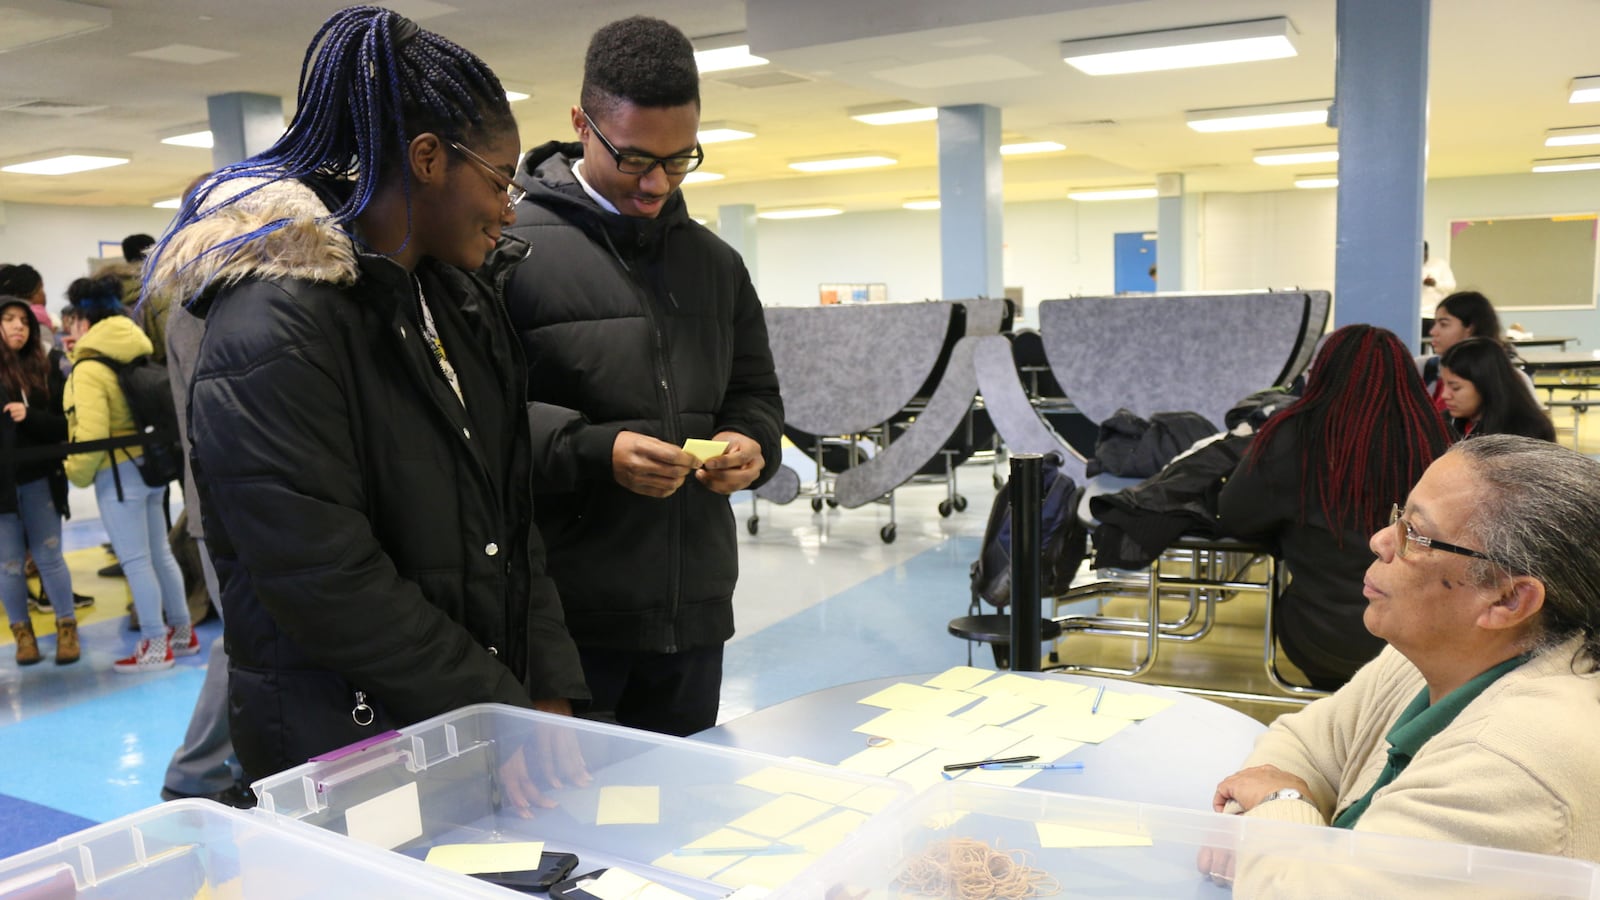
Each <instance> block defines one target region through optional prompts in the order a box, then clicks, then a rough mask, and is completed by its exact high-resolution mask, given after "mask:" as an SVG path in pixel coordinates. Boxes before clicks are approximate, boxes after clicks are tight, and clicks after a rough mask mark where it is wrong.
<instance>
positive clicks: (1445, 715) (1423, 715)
mask: <svg viewBox="0 0 1600 900" xmlns="http://www.w3.org/2000/svg"><path fill="white" fill-rule="evenodd" d="M1532 656H1533V654H1531V653H1524V654H1522V655H1521V656H1513V657H1512V658H1510V659H1508V660H1506V661H1505V662H1503V663H1500V664H1499V665H1497V666H1495V667H1494V668H1492V669H1490V670H1488V671H1487V672H1484V673H1483V674H1481V675H1478V676H1476V677H1474V678H1473V679H1472V680H1471V681H1468V682H1467V683H1466V684H1463V685H1462V686H1460V687H1458V688H1456V689H1455V690H1453V691H1451V692H1450V693H1448V694H1446V695H1444V696H1443V697H1441V698H1439V702H1438V703H1434V704H1432V705H1429V703H1428V689H1427V688H1423V689H1422V692H1421V693H1419V694H1417V697H1416V699H1415V700H1412V701H1411V705H1409V706H1407V707H1406V708H1405V710H1403V711H1402V712H1401V713H1400V718H1398V719H1396V720H1395V723H1394V727H1392V728H1390V729H1389V734H1388V736H1387V739H1388V741H1389V747H1390V750H1389V754H1390V756H1391V757H1393V756H1403V757H1405V758H1406V759H1407V760H1408V761H1409V760H1410V759H1411V757H1413V756H1416V755H1417V751H1418V750H1421V749H1422V745H1423V744H1426V743H1427V742H1428V739H1429V738H1431V737H1433V736H1434V735H1436V734H1438V733H1439V732H1441V731H1443V730H1444V729H1445V728H1446V727H1448V726H1449V724H1450V723H1451V722H1453V721H1455V718H1456V716H1458V715H1460V714H1461V711H1462V710H1463V709H1466V708H1467V704H1469V703H1471V702H1472V701H1474V700H1476V699H1478V695H1479V694H1481V693H1483V692H1484V691H1485V690H1486V689H1487V688H1488V687H1489V685H1491V684H1494V683H1495V682H1496V681H1498V680H1500V676H1502V675H1504V674H1506V673H1507V672H1510V671H1511V670H1512V669H1515V668H1517V667H1518V666H1520V665H1522V664H1523V663H1525V662H1527V661H1528V659H1529V658H1530V657H1532Z"/></svg>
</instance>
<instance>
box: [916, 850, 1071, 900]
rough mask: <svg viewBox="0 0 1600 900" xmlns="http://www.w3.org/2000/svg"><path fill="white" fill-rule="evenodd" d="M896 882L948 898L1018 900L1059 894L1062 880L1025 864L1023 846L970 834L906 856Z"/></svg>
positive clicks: (921, 893)
mask: <svg viewBox="0 0 1600 900" xmlns="http://www.w3.org/2000/svg"><path fill="white" fill-rule="evenodd" d="M895 882H896V883H897V884H899V885H900V886H901V887H902V888H904V889H905V891H906V893H908V894H912V895H915V896H919V897H944V898H949V900H990V898H993V900H1022V898H1025V897H1050V896H1054V895H1056V894H1059V893H1061V882H1059V881H1057V880H1056V879H1055V876H1053V875H1051V874H1050V873H1049V872H1046V871H1044V870H1043V869H1035V868H1033V867H1032V866H1030V865H1028V855H1027V854H1026V853H1024V852H1023V851H1021V850H1001V849H1000V848H999V847H998V845H997V846H994V847H991V846H990V845H989V844H987V843H985V842H983V841H979V840H974V839H972V838H952V839H951V840H947V841H935V842H933V843H931V844H929V845H928V846H927V847H926V848H924V849H923V851H922V854H921V855H920V856H915V857H912V858H911V859H908V860H906V862H905V863H904V865H902V866H901V870H900V874H899V875H897V876H896V877H895Z"/></svg>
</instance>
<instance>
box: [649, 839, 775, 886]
mask: <svg viewBox="0 0 1600 900" xmlns="http://www.w3.org/2000/svg"><path fill="white" fill-rule="evenodd" d="M750 840H753V841H755V840H760V838H750ZM741 859H744V857H743V856H741V855H739V854H737V853H730V854H727V855H725V856H724V855H721V854H715V853H713V854H711V855H709V856H682V855H679V854H677V853H668V854H665V855H663V856H661V857H659V858H657V859H654V860H651V861H650V865H652V866H655V867H656V868H658V869H666V870H667V871H668V872H677V873H678V874H679V875H687V876H689V877H690V878H698V879H700V880H701V881H711V880H713V879H712V876H713V875H716V874H717V873H718V872H720V871H722V870H723V869H726V868H727V867H729V866H731V865H733V864H734V863H736V862H738V861H739V860H741Z"/></svg>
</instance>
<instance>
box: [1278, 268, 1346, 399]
mask: <svg viewBox="0 0 1600 900" xmlns="http://www.w3.org/2000/svg"><path fill="white" fill-rule="evenodd" d="M1332 312H1333V295H1332V294H1330V293H1328V292H1327V291H1306V312H1305V325H1304V327H1303V328H1302V329H1301V331H1300V343H1299V346H1297V347H1296V348H1295V354H1294V358H1293V359H1291V360H1289V365H1288V366H1287V367H1285V368H1284V370H1283V374H1282V376H1280V377H1279V378H1278V383H1279V384H1288V383H1289V382H1291V381H1294V380H1295V378H1297V377H1299V375H1300V373H1301V372H1304V371H1305V370H1306V367H1307V366H1309V365H1311V357H1312V355H1313V354H1314V353H1316V352H1317V343H1318V342H1319V341H1321V340H1322V333H1323V332H1324V331H1327V330H1328V316H1329V315H1330V314H1331V313H1332Z"/></svg>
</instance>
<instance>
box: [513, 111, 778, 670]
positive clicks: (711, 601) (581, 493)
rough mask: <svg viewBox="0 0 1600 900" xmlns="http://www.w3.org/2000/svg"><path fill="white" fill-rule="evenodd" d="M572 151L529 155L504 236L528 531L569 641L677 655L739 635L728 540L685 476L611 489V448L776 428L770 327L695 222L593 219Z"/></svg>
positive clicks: (713, 503) (678, 213) (771, 464)
mask: <svg viewBox="0 0 1600 900" xmlns="http://www.w3.org/2000/svg"><path fill="white" fill-rule="evenodd" d="M581 154H582V147H581V145H579V144H575V143H573V144H562V143H557V142H551V143H548V144H545V145H544V146H542V147H538V148H536V149H534V150H533V151H531V152H529V154H528V156H527V158H526V159H525V161H524V163H523V168H522V170H521V171H520V172H519V173H518V176H517V183H518V184H519V185H520V186H522V187H523V188H525V189H526V190H527V191H528V197H527V199H526V200H525V201H524V202H523V203H522V204H521V205H520V206H519V207H518V209H517V224H516V226H515V227H514V228H512V229H511V233H512V234H514V235H516V236H517V237H519V238H522V239H523V240H526V241H528V243H529V244H530V245H531V246H532V248H533V251H532V254H531V255H530V256H529V258H528V260H527V261H526V262H525V263H524V264H523V265H522V266H519V267H518V269H517V272H516V273H515V274H514V275H513V276H512V278H511V280H510V282H509V285H508V290H507V294H506V299H507V303H508V305H509V307H510V309H511V317H512V320H513V321H514V322H515V323H516V326H517V329H518V332H519V334H520V336H521V338H522V344H523V347H524V348H525V349H526V351H527V355H528V389H529V397H530V399H531V400H533V402H534V406H533V415H532V420H533V441H534V476H535V477H534V486H535V489H536V490H537V491H539V492H540V499H539V507H538V521H539V528H540V530H541V531H542V532H543V534H544V539H545V541H546V542H547V543H548V544H549V547H550V574H551V575H552V576H553V577H554V578H555V580H556V583H557V584H559V585H560V586H561V599H562V602H563V604H564V605H565V607H566V614H567V624H568V627H569V628H571V630H572V635H573V637H574V638H575V639H576V640H577V642H578V644H579V645H580V646H584V647H596V648H607V649H622V650H646V651H653V652H661V653H673V652H678V651H681V650H688V649H692V648H697V647H706V646H711V645H715V644H718V643H721V642H724V641H726V640H727V639H728V638H729V637H731V636H732V635H733V588H734V582H735V581H736V580H737V579H738V574H739V555H738V541H737V539H738V529H737V527H736V526H735V523H734V518H733V511H732V509H731V508H730V506H729V504H728V499H727V497H725V496H723V495H720V494H717V493H715V492H713V491H711V490H708V489H707V488H705V487H704V486H703V485H701V484H700V483H699V481H698V480H697V479H695V478H693V477H691V478H689V479H687V480H686V481H685V482H684V484H683V486H682V487H681V488H679V489H678V490H677V492H676V493H674V494H673V495H672V496H671V497H668V498H666V499H665V500H661V499H655V498H651V497H645V496H641V495H639V494H635V493H633V492H631V491H629V490H627V489H626V488H624V487H622V486H621V485H619V484H617V482H616V479H615V477H614V475H613V474H612V467H611V448H612V444H613V443H614V442H615V441H616V437H617V434H618V433H619V432H622V431H634V432H638V433H641V434H646V435H650V436H651V437H656V438H659V439H661V440H663V441H666V442H668V443H670V444H678V445H681V444H682V443H683V442H684V440H686V439H688V438H710V437H712V436H713V435H715V434H717V433H718V432H720V431H724V430H728V431H737V432H739V433H741V434H744V435H746V436H748V437H750V438H752V439H753V440H755V441H756V442H757V443H758V444H760V446H761V454H762V457H763V458H764V460H765V462H766V465H765V468H764V469H763V470H762V475H761V478H760V479H758V480H757V481H756V483H755V484H756V485H760V484H761V483H763V482H764V481H765V479H767V478H769V477H770V476H771V474H772V473H773V472H775V471H777V468H778V462H779V454H780V452H781V451H780V447H779V441H780V440H781V437H782V428H783V404H782V401H781V400H780V399H779V397H778V376H777V371H776V369H775V368H774V366H773V362H772V351H771V349H770V348H769V346H768V344H767V327H766V320H765V319H764V318H763V316H762V312H761V301H760V300H759V298H757V297H756V292H755V288H754V286H752V285H751V283H750V275H749V273H748V272H747V271H746V270H745V267H744V261H743V260H741V259H740V258H739V254H738V253H737V252H735V251H734V250H733V248H731V247H729V246H728V245H727V244H725V243H723V242H722V241H721V240H719V239H718V238H717V237H716V236H715V235H713V234H712V233H711V232H709V231H707V230H706V229H705V228H703V227H702V226H700V225H699V224H698V223H696V222H695V221H694V220H692V219H690V218H689V214H688V212H687V210H686V208H685V205H684V201H683V195H682V193H681V192H674V193H673V195H672V196H671V197H670V198H668V199H667V201H666V203H665V205H664V206H663V208H662V211H661V213H660V215H659V216H657V217H656V218H655V219H644V218H637V217H628V216H621V215H617V214H615V213H611V212H608V211H606V210H603V209H601V208H600V207H599V206H598V205H597V204H596V203H595V202H594V200H593V199H592V198H590V196H589V195H588V194H587V193H586V192H585V191H584V189H583V186H582V185H581V184H579V183H578V181H577V178H576V176H574V175H573V173H572V161H573V160H575V159H578V158H579V157H580V156H581Z"/></svg>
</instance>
